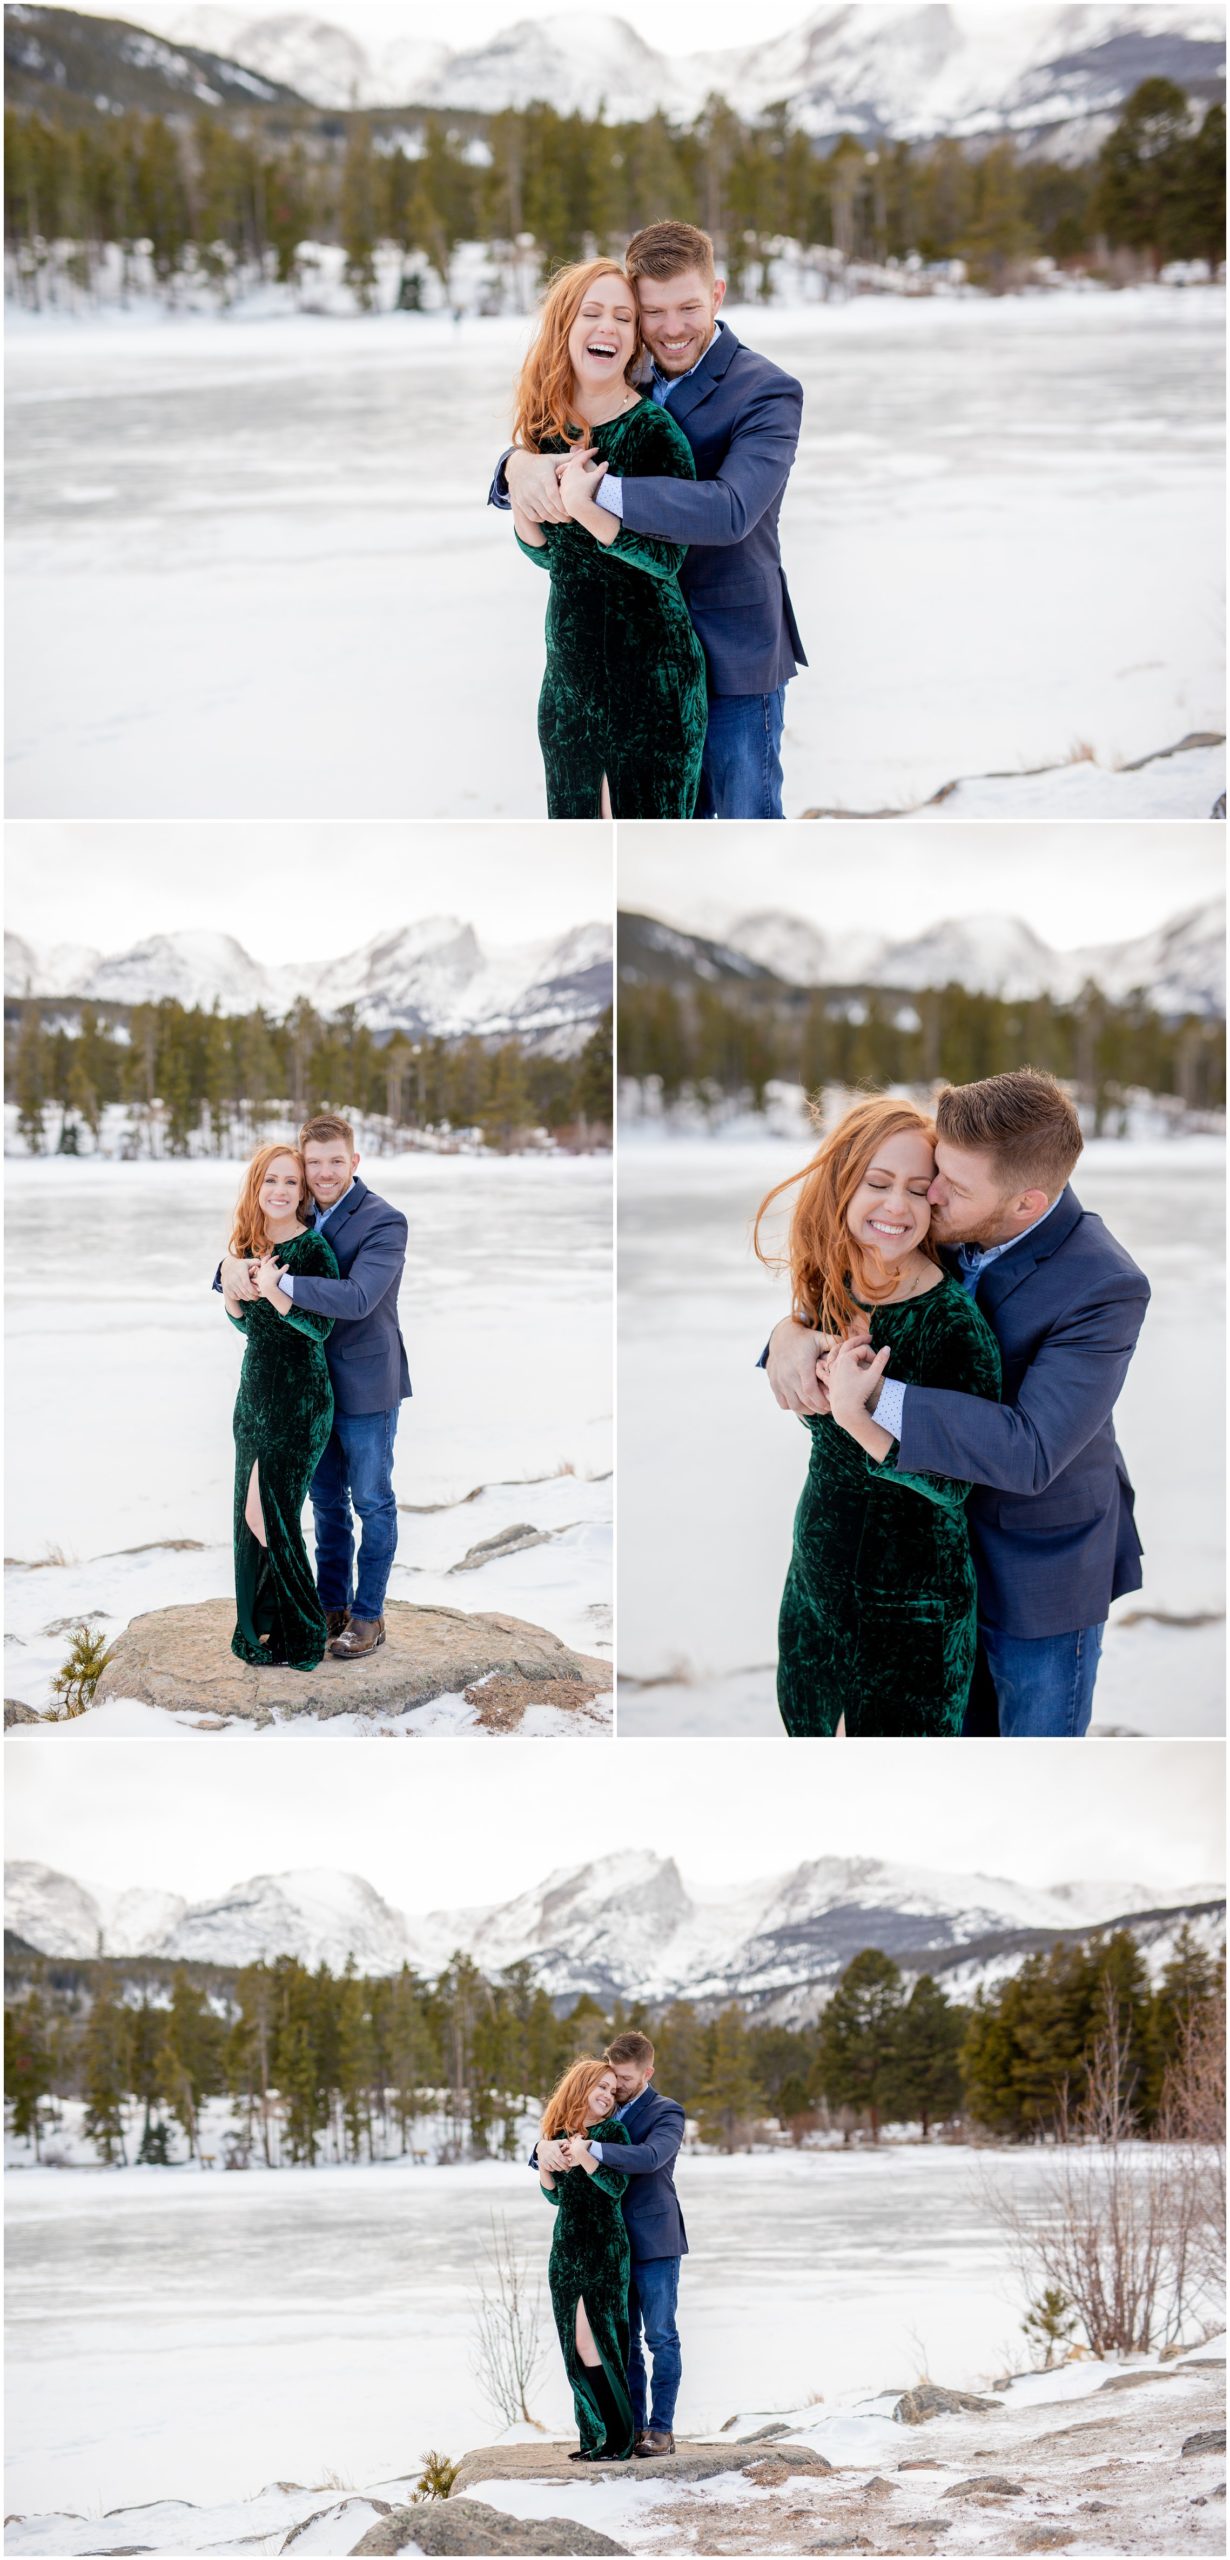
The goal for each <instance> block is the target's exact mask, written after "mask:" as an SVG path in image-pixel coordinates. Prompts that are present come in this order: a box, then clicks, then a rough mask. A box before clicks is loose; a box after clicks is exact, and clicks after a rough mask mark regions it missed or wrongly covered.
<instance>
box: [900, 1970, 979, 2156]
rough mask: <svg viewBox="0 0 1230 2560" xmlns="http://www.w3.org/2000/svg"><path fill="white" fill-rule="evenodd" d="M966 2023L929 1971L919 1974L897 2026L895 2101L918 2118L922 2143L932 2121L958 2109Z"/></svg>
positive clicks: (951, 2114) (910, 2115)
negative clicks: (961, 2056) (962, 2047)
mask: <svg viewBox="0 0 1230 2560" xmlns="http://www.w3.org/2000/svg"><path fill="white" fill-rule="evenodd" d="M964 2033H965V2021H964V2018H963V2016H962V2014H961V2011H960V2010H959V2009H956V2008H954V2007H953V2005H952V2002H951V2001H949V2000H947V1999H945V1997H944V1994H943V1992H942V1991H941V1990H940V1988H939V1985H938V1983H936V1982H934V1981H933V1980H932V1977H931V1975H930V1974H929V1973H922V1974H920V1975H919V1977H918V1980H917V1982H916V1983H915V1985H914V1988H913V1990H912V1991H911V1993H910V1996H909V1999H908V2000H907V2001H906V2003H905V2007H904V2008H903V2010H902V2011H901V2015H900V2018H899V2019H898V2022H897V2036H896V2043H897V2062H896V2072H895V2075H894V2077H895V2087H894V2092H893V2096H894V2103H895V2106H896V2107H897V2108H898V2109H899V2110H900V2113H901V2115H902V2116H903V2117H905V2118H913V2117H915V2116H917V2118H918V2120H919V2122H920V2124H921V2126H922V2136H923V2140H924V2142H925V2141H926V2139H927V2135H928V2133H929V2132H930V2129H931V2126H932V2125H933V2124H934V2123H937V2122H942V2121H943V2120H944V2119H945V2118H946V2117H948V2116H954V2115H956V2114H957V2113H958V2112H959V2110H960V2106H961V2068H960V2053H961V2046H962V2041H963V2038H964Z"/></svg>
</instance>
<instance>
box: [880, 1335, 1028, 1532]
mask: <svg viewBox="0 0 1230 2560" xmlns="http://www.w3.org/2000/svg"><path fill="white" fill-rule="evenodd" d="M949 1315H950V1321H949V1322H948V1323H947V1324H946V1325H945V1326H944V1328H943V1332H942V1334H938V1338H937V1339H936V1341H935V1342H934V1343H932V1344H930V1345H929V1346H928V1348H927V1351H926V1353H925V1355H924V1363H923V1376H922V1379H921V1380H920V1382H919V1383H920V1385H924V1386H925V1384H926V1383H927V1381H928V1379H929V1378H934V1379H935V1380H936V1381H937V1383H938V1382H939V1381H940V1380H941V1379H942V1380H943V1382H944V1389H945V1392H948V1393H952V1394H957V1395H963V1396H965V1397H967V1398H969V1399H970V1400H973V1399H975V1398H986V1399H987V1400H988V1401H989V1402H991V1403H993V1404H996V1403H998V1401H999V1395H1000V1388H1001V1386H1002V1383H1003V1372H1002V1366H1001V1362H1000V1356H999V1344H998V1343H997V1341H996V1339H995V1336H994V1334H993V1333H992V1331H991V1328H990V1326H989V1324H988V1323H987V1321H986V1318H985V1317H984V1316H980V1315H979V1313H978V1310H977V1308H976V1307H975V1306H974V1305H973V1304H972V1303H971V1302H970V1301H969V1300H962V1302H961V1303H960V1305H952V1306H951V1308H950V1310H949ZM917 1393H918V1387H917V1386H915V1385H914V1384H913V1383H912V1382H911V1384H910V1395H911V1396H912V1395H916V1394H917ZM906 1401H907V1403H908V1401H909V1398H908V1397H907V1399H906ZM872 1419H873V1420H874V1415H873V1417H872ZM899 1454H900V1452H899V1450H892V1449H890V1451H889V1453H888V1456H887V1457H886V1458H872V1457H868V1459H867V1465H868V1469H869V1471H870V1473H871V1474H872V1475H873V1476H875V1477H877V1478H878V1479H879V1481H880V1482H881V1483H882V1484H896V1485H903V1486H905V1487H906V1489H907V1490H908V1491H909V1492H910V1493H918V1494H922V1495H923V1496H924V1497H925V1499H926V1500H927V1501H928V1502H934V1503H936V1504H938V1506H939V1509H940V1510H941V1511H947V1512H950V1513H951V1514H952V1515H953V1517H954V1518H955V1517H958V1516H959V1515H960V1513H961V1512H962V1511H963V1510H964V1508H965V1505H966V1503H967V1502H968V1500H969V1497H970V1491H971V1485H970V1482H969V1481H966V1480H963V1479H962V1478H960V1477H958V1476H945V1475H939V1474H934V1473H927V1472H923V1471H920V1470H918V1469H915V1468H909V1467H902V1466H900V1465H898V1464H897V1463H895V1461H896V1460H897V1458H898V1457H899Z"/></svg>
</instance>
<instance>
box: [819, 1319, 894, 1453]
mask: <svg viewBox="0 0 1230 2560" xmlns="http://www.w3.org/2000/svg"><path fill="white" fill-rule="evenodd" d="M888 1354H889V1346H888V1344H887V1343H885V1345H884V1348H883V1350H881V1351H876V1352H874V1353H873V1352H872V1349H871V1345H870V1343H868V1342H863V1341H850V1342H843V1343H841V1344H839V1346H838V1348H837V1350H836V1351H831V1352H830V1353H829V1356H828V1359H827V1361H826V1363H825V1368H826V1370H827V1384H828V1391H829V1411H830V1413H831V1414H832V1417H833V1420H834V1422H840V1424H841V1426H842V1429H843V1430H845V1431H850V1430H852V1429H853V1428H854V1425H855V1424H856V1423H858V1422H860V1421H863V1420H864V1419H865V1418H866V1414H867V1407H868V1404H869V1401H870V1399H871V1397H872V1396H873V1395H874V1393H875V1390H876V1388H877V1387H878V1386H879V1383H880V1380H881V1378H882V1377H883V1375H884V1372H885V1370H886V1368H887V1367H888Z"/></svg>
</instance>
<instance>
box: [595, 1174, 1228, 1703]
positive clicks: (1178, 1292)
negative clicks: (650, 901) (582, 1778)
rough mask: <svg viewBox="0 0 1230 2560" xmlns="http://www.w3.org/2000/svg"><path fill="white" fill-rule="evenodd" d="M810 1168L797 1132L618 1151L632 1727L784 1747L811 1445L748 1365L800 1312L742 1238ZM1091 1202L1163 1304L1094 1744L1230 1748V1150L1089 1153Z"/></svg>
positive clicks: (1151, 1319) (1127, 1404) (624, 1637)
mask: <svg viewBox="0 0 1230 2560" xmlns="http://www.w3.org/2000/svg"><path fill="white" fill-rule="evenodd" d="M806 1153H807V1146H806V1140H805V1139H802V1140H800V1141H798V1142H796V1141H793V1140H788V1139H782V1138H774V1137H768V1136H766V1137H764V1138H758V1137H754V1138H749V1139H747V1140H746V1141H738V1140H722V1139H709V1140H705V1139H665V1140H662V1141H660V1142H655V1141H654V1140H653V1139H651V1138H648V1137H646V1138H639V1137H637V1136H636V1135H635V1134H633V1135H631V1136H630V1137H629V1138H628V1139H626V1140H625V1139H624V1138H623V1137H622V1136H621V1141H620V1185H619V1297H620V1340H619V1534H620V1575H619V1654H620V1672H621V1675H622V1677H621V1688H620V1697H619V1726H620V1731H621V1733H624V1734H654V1735H660V1734H667V1733H693V1734H701V1733H727V1734H735V1733H738V1734H764V1735H777V1736H779V1737H780V1736H781V1733H782V1728H781V1724H780V1721H779V1719H778V1715H777V1709H776V1705H775V1703H774V1694H773V1666H774V1663H775V1661H776V1650H777V1648H776V1626H777V1609H778V1602H779V1599H780V1596H781V1587H782V1582H783V1579H784V1577H785V1571H786V1565H787V1562H788V1560H789V1554H790V1524H791V1520H792V1517H793V1513H794V1508H795V1504H796V1502H797V1500H798V1497H799V1492H800V1490H801V1487H802V1482H803V1476H804V1473H805V1469H806V1442H805V1435H804V1432H803V1428H802V1426H801V1425H800V1424H799V1423H798V1422H797V1421H796V1420H795V1419H794V1418H793V1417H792V1416H791V1415H789V1414H784V1413H782V1412H780V1411H779V1409H778V1407H777V1405H776V1404H775V1403H774V1401H773V1398H772V1396H771V1394H770V1392H769V1389H768V1386H767V1385H766V1383H765V1380H764V1378H763V1376H762V1375H761V1373H760V1371H759V1370H758V1369H757V1368H756V1366H755V1362H756V1361H757V1359H758V1357H759V1354H760V1351H761V1348H762V1346H763V1344H764V1341H765V1339H766V1336H767V1334H768V1332H769V1330H770V1328H771V1326H772V1324H773V1323H774V1322H775V1321H776V1318H777V1316H778V1315H779V1314H780V1313H782V1312H783V1308H784V1299H783V1296H782V1291H781V1285H780V1283H778V1282H775V1281H774V1279H773V1278H772V1276H771V1275H770V1274H768V1273H766V1272H765V1271H764V1270H762V1269H761V1267H760V1265H759V1264H758V1263H756V1262H755V1261H754V1259H753V1257H752V1253H751V1247H750V1242H749V1235H750V1225H751V1220H752V1217H753V1216H754V1214H755V1210H756V1208H757V1205H758V1203H759V1201H760V1200H761V1198H762V1197H763V1196H764V1194H765V1193H766V1192H767V1191H768V1190H769V1189H770V1188H771V1187H772V1185H773V1184H774V1183H775V1182H779V1181H780V1180H782V1178H783V1177H784V1176H785V1175H786V1174H788V1173H791V1172H793V1171H795V1170H796V1169H797V1167H798V1165H799V1164H800V1163H801V1162H803V1161H804V1159H805V1156H806ZM1075 1187H1076V1190H1077V1193H1078V1195H1079V1197H1080V1199H1081V1200H1082V1202H1083V1203H1084V1205H1085V1207H1086V1208H1088V1209H1093V1210H1097V1211H1098V1212H1099V1214H1100V1215H1101V1216H1102V1217H1104V1218H1105V1219H1106V1221H1107V1223H1108V1225H1109V1226H1110V1227H1111V1228H1112V1229H1113V1230H1114V1232H1115V1234H1116V1235H1117V1236H1118V1237H1119V1238H1120V1240H1121V1242H1122V1243H1123V1244H1124V1245H1125V1246H1126V1247H1127V1250H1128V1252H1129V1253H1131V1254H1132V1255H1133V1256H1134V1258H1135V1259H1136V1260H1137V1261H1138V1262H1139V1263H1140V1265H1141V1268H1142V1269H1143V1270H1144V1272H1145V1273H1146V1275H1147V1277H1148V1279H1149V1281H1150V1283H1151V1286H1152V1292H1153V1295H1152V1301H1151V1304H1150V1308H1149V1312H1148V1315H1147V1318H1146V1321H1145V1325H1144V1330H1143V1332H1142V1334H1141V1338H1140V1343H1139V1346H1138V1348H1137V1352H1136V1356H1135V1359H1134V1360H1133V1362H1132V1366H1131V1369H1130V1370H1129V1373H1128V1378H1127V1382H1126V1385H1125V1387H1124V1390H1123V1393H1122V1395H1121V1397H1120V1399H1119V1403H1118V1406H1117V1408H1116V1428H1117V1431H1118V1435H1119V1440H1120V1444H1121V1446H1122V1448H1123V1452H1124V1455H1125V1457H1126V1460H1127V1465H1128V1471H1129V1474H1130V1475H1131V1477H1132V1481H1133V1483H1134V1485H1135V1488H1136V1517H1137V1522H1138V1525H1139V1527H1140V1532H1141V1537H1142V1540H1143V1543H1144V1549H1145V1583H1144V1589H1143V1591H1142V1592H1139V1593H1136V1594H1133V1595H1131V1596H1130V1597H1129V1598H1127V1599H1124V1600H1122V1601H1119V1602H1117V1603H1116V1605H1115V1608H1114V1610H1113V1612H1112V1617H1111V1624H1110V1630H1109V1633H1108V1636H1107V1639H1106V1648H1105V1652H1104V1655H1103V1661H1102V1668H1101V1671H1100V1673H1099V1679H1098V1689H1097V1698H1096V1704H1095V1725H1094V1729H1095V1731H1096V1730H1097V1729H1099V1728H1101V1729H1102V1730H1107V1729H1117V1730H1124V1731H1128V1732H1134V1733H1159V1734H1165V1733H1183V1734H1195V1733H1220V1732H1222V1731H1224V1697H1225V1687H1224V1666H1223V1623H1224V1608H1225V1590H1224V1579H1223V1553H1224V1548H1223V1517H1224V1512H1223V1442H1222V1415H1223V1412H1224V1404H1225V1386H1224V1356H1223V1313H1222V1307H1223V1248H1222V1236H1223V1224H1222V1221H1223V1205H1222V1202H1223V1152H1222V1148H1221V1144H1220V1141H1218V1140H1216V1139H1213V1138H1187V1139H1183V1138H1179V1139H1173V1140H1170V1141H1169V1142H1165V1143H1162V1142H1159V1143H1157V1144H1148V1143H1145V1142H1144V1141H1140V1142H1134V1141H1130V1140H1125V1141H1121V1142H1113V1141H1110V1140H1105V1141H1100V1140H1095V1141H1093V1142H1091V1143H1090V1144H1089V1145H1088V1146H1087V1147H1086V1149H1085V1152H1084V1155H1083V1156H1082V1158H1081V1162H1080V1165H1079V1166H1078V1168H1077V1173H1076V1178H1075ZM1202 1622H1203V1623H1202ZM641 1684H646V1685H641Z"/></svg>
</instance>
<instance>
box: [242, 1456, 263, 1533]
mask: <svg viewBox="0 0 1230 2560" xmlns="http://www.w3.org/2000/svg"><path fill="white" fill-rule="evenodd" d="M259 1466H260V1460H259V1458H254V1459H253V1460H252V1473H251V1475H250V1476H249V1478H248V1499H247V1501H246V1502H245V1504H244V1506H243V1516H244V1519H245V1520H246V1521H247V1524H248V1527H249V1529H250V1530H251V1532H252V1535H253V1537H254V1538H255V1539H256V1540H257V1542H258V1544H259V1545H260V1546H262V1547H267V1546H268V1544H269V1540H268V1538H267V1537H266V1536H265V1514H264V1512H263V1511H262V1509H261V1489H260V1479H259V1475H258V1472H257V1471H258V1469H259Z"/></svg>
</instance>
